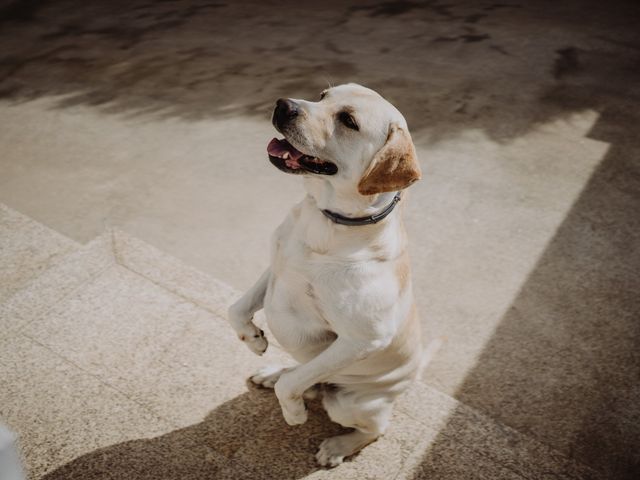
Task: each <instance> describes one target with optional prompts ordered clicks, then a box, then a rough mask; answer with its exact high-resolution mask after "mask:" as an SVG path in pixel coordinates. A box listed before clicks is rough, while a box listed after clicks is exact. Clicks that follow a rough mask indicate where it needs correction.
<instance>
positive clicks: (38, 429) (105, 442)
mask: <svg viewBox="0 0 640 480" xmlns="http://www.w3.org/2000/svg"><path fill="white" fill-rule="evenodd" d="M0 352H2V355H1V356H0V418H2V421H4V422H6V423H7V424H8V425H9V426H10V427H11V428H12V430H14V431H15V432H16V433H17V434H18V441H19V445H20V448H21V452H22V455H23V456H24V460H25V467H26V469H27V471H28V473H29V476H30V478H39V476H40V475H42V474H43V473H45V472H47V471H49V470H52V469H54V468H56V467H59V466H61V465H63V464H65V463H67V462H70V461H72V460H74V459H75V458H77V457H79V456H81V455H84V454H87V453H88V452H93V451H95V450H96V449H101V448H104V447H107V446H109V445H113V444H114V443H119V442H123V441H129V440H133V439H137V438H148V437H153V436H155V435H158V434H161V433H164V432H167V431H171V430H172V426H171V425H170V424H169V423H168V422H166V421H164V420H162V419H161V418H159V417H158V416H157V415H155V414H153V413H152V412H150V411H149V410H148V409H146V408H144V407H142V406H140V405H139V404H138V403H136V402H135V401H134V400H132V399H130V398H129V397H128V395H127V394H126V393H123V392H121V391H118V390H117V389H114V388H112V387H110V386H109V385H107V384H105V383H104V382H102V381H100V380H99V379H97V378H95V376H93V375H91V374H89V373H87V372H86V371H83V370H82V369H80V368H78V367H77V366H75V365H73V364H72V363H70V362H69V361H67V360H66V359H64V358H62V357H60V356H59V355H57V354H55V353H53V352H52V351H50V350H49V349H47V348H46V347H45V346H43V345H41V344H39V343H38V342H36V341H33V340H31V339H29V338H27V337H25V336H23V335H19V334H16V335H13V336H11V337H10V338H5V339H4V340H0Z"/></svg>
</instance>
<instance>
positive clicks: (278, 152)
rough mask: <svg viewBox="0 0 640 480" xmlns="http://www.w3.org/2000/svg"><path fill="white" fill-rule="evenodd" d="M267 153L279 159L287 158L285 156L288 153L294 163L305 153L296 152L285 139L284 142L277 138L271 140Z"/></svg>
mask: <svg viewBox="0 0 640 480" xmlns="http://www.w3.org/2000/svg"><path fill="white" fill-rule="evenodd" d="M267 152H268V153H269V155H271V156H273V157H278V158H284V157H285V156H286V155H285V154H286V153H288V154H289V159H291V160H293V161H294V162H296V161H297V160H298V159H299V158H300V157H302V156H303V155H304V153H302V152H301V151H299V150H296V148H295V147H294V146H293V145H291V144H290V143H289V142H287V140H285V139H284V138H283V139H282V140H278V139H277V138H274V139H273V140H271V141H270V142H269V145H268V146H267Z"/></svg>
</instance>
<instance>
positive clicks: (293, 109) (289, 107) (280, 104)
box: [272, 98, 298, 129]
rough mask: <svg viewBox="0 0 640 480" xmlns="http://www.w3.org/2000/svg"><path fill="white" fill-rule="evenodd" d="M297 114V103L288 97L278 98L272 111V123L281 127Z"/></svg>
mask: <svg viewBox="0 0 640 480" xmlns="http://www.w3.org/2000/svg"><path fill="white" fill-rule="evenodd" d="M297 116H298V104H297V103H296V102H294V101H293V100H289V99H288V98H279V99H278V101H277V102H276V108H275V110H274V111H273V118H272V122H273V125H274V126H275V127H276V128H278V129H281V128H282V127H283V126H284V125H285V124H286V123H287V122H289V121H290V120H293V119H294V118H296V117H297Z"/></svg>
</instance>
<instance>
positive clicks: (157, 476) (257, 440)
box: [42, 386, 345, 480]
mask: <svg viewBox="0 0 640 480" xmlns="http://www.w3.org/2000/svg"><path fill="white" fill-rule="evenodd" d="M308 407H309V410H310V415H309V420H308V422H307V423H305V424H304V425H302V426H299V427H295V428H293V427H288V426H287V425H286V424H285V423H284V419H283V418H282V413H281V410H280V406H279V404H278V402H277V400H276V398H275V395H274V394H273V391H272V390H265V389H259V388H256V387H253V386H252V387H250V388H249V391H248V392H247V393H244V394H242V395H239V396H238V397H236V398H234V399H232V400H229V401H228V402H225V403H224V404H222V405H220V406H219V407H217V408H216V409H215V410H213V411H212V412H210V413H209V414H208V415H207V416H206V418H205V419H204V420H203V421H202V422H201V423H198V424H196V425H191V426H189V427H186V428H181V429H179V430H175V431H172V432H170V433H167V434H165V435H162V436H159V437H155V438H150V439H138V440H131V441H127V442H123V443H118V444H116V445H110V446H108V447H104V448H101V449H98V450H95V451H93V452H90V453H87V454H85V455H82V456H80V457H78V458H76V459H74V460H73V461H71V462H69V463H67V464H66V465H63V466H62V467H60V468H57V469H56V470H54V471H52V472H50V473H48V474H46V475H45V476H44V477H42V480H69V479H72V478H86V479H135V480H143V479H154V480H176V479H185V480H186V479H189V480H204V479H213V478H229V479H234V480H235V479H242V478H246V479H249V478H283V477H282V472H283V470H285V471H286V473H287V475H286V478H290V479H295V478H303V477H305V476H307V475H308V474H310V473H311V472H313V471H316V470H318V469H319V468H320V467H318V466H317V465H316V463H315V459H314V454H315V452H316V450H317V449H318V446H319V445H320V442H322V440H324V439H325V438H327V437H330V436H333V435H337V434H339V433H342V432H344V431H345V430H344V429H342V427H340V426H339V425H337V424H335V423H332V422H331V421H330V420H329V419H328V417H327V416H326V414H325V413H324V410H323V409H322V406H321V405H320V403H319V402H315V401H314V402H308ZM234 455H235V458H234V463H233V464H230V463H229V460H230V459H231V458H232V457H234ZM243 459H244V461H243ZM247 460H248V461H247ZM249 468H251V470H249Z"/></svg>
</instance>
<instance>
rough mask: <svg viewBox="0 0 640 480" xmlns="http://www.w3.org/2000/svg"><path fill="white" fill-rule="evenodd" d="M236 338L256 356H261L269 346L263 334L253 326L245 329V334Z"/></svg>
mask: <svg viewBox="0 0 640 480" xmlns="http://www.w3.org/2000/svg"><path fill="white" fill-rule="evenodd" d="M250 327H251V328H250ZM238 338H240V340H242V341H243V342H244V343H245V345H246V346H247V347H249V350H251V351H252V352H253V353H255V354H256V355H262V354H263V353H264V352H266V351H267V347H268V346H269V341H268V340H267V337H265V336H264V332H263V331H262V330H261V329H259V328H258V327H256V326H255V325H253V324H251V325H250V326H249V327H247V332H246V333H244V332H243V333H240V334H238Z"/></svg>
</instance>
